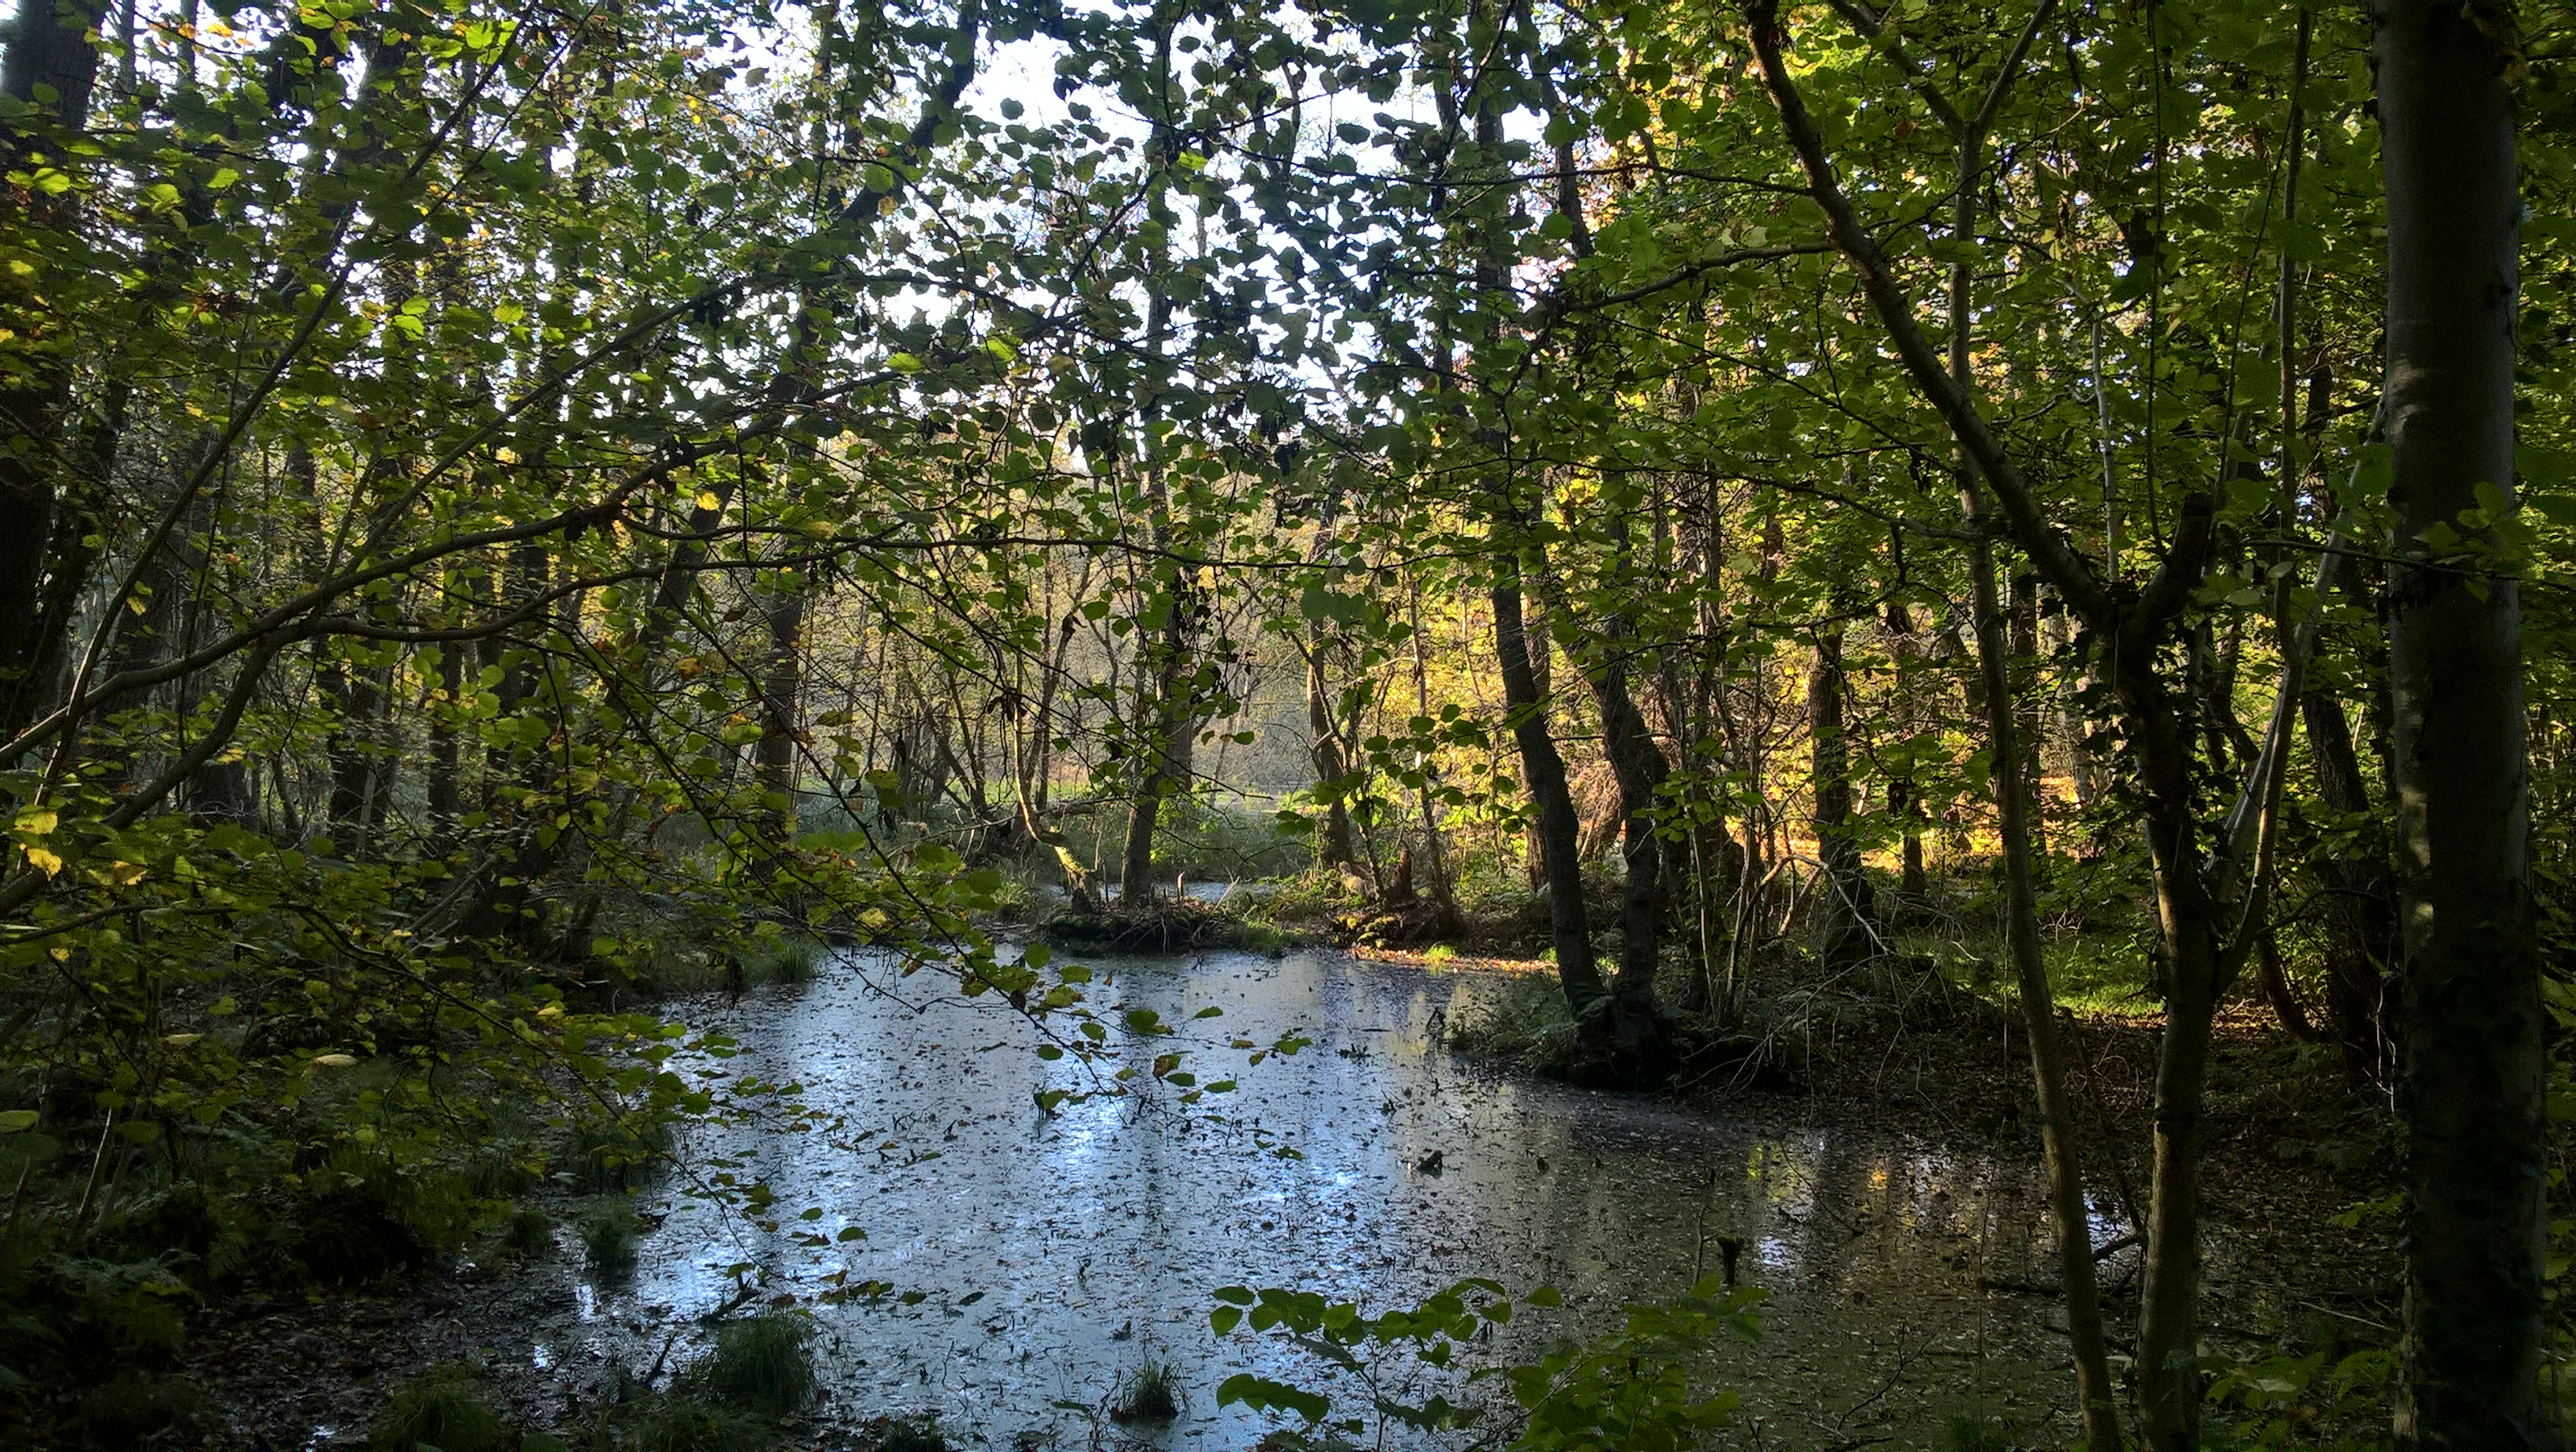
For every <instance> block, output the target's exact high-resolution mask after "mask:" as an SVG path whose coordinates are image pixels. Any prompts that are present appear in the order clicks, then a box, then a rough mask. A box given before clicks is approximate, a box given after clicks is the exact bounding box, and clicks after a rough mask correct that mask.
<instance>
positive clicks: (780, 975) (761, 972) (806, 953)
mask: <svg viewBox="0 0 2576 1452" xmlns="http://www.w3.org/2000/svg"><path fill="white" fill-rule="evenodd" d="M825 952H826V949H825V948H824V946H823V944H822V943H820V942H818V941H816V940H815V939H812V938H804V937H794V938H779V939H777V940H775V941H771V942H756V943H753V944H752V945H751V946H750V947H747V948H745V949H743V951H742V956H741V962H742V977H743V982H744V983H746V984H752V985H757V984H762V983H783V984H788V985H791V986H792V985H798V984H806V983H811V982H813V981H814V979H815V977H816V976H817V975H819V974H820V973H821V972H822V970H823V958H824V955H825Z"/></svg>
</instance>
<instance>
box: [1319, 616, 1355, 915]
mask: <svg viewBox="0 0 2576 1452" xmlns="http://www.w3.org/2000/svg"><path fill="white" fill-rule="evenodd" d="M1324 660H1325V656H1324V635H1323V632H1322V631H1320V630H1318V631H1312V632H1309V634H1308V635H1307V638H1306V729H1307V733H1308V735H1309V737H1310V745H1309V746H1308V748H1307V755H1308V758H1309V759H1310V760H1312V761H1313V762H1314V764H1315V785H1316V787H1317V788H1318V789H1319V790H1322V791H1328V792H1330V793H1331V796H1332V800H1331V802H1330V804H1329V805H1327V806H1326V807H1325V809H1324V830H1323V832H1322V833H1321V834H1319V835H1318V836H1317V837H1316V839H1315V864H1316V865H1317V866H1319V867H1348V866H1349V865H1350V864H1351V863H1352V861H1353V860H1354V859H1355V857H1356V855H1357V848H1356V847H1355V846H1354V845H1353V843H1352V841H1351V808H1350V804H1349V803H1348V802H1346V801H1344V800H1343V799H1342V789H1341V785H1340V783H1341V780H1342V778H1343V777H1344V776H1347V775H1349V773H1350V769H1351V768H1350V763H1349V762H1348V761H1347V760H1346V759H1344V757H1343V755H1342V740H1341V733H1340V732H1338V731H1337V730H1335V729H1334V721H1333V694H1332V682H1331V681H1330V679H1328V678H1327V677H1326V675H1325V672H1324Z"/></svg>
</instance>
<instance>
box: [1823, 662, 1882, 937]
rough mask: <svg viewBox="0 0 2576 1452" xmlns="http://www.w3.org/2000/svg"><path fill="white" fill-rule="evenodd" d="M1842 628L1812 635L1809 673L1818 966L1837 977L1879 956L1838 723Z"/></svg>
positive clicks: (1847, 745) (1847, 749)
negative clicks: (1818, 871)
mask: <svg viewBox="0 0 2576 1452" xmlns="http://www.w3.org/2000/svg"><path fill="white" fill-rule="evenodd" d="M1843 685H1844V683H1843V628H1842V627H1841V626H1840V625H1834V626H1829V627H1827V628H1826V629H1824V630H1820V631H1818V632H1817V633H1816V660H1815V665H1814V666H1813V668H1811V669H1810V670H1809V671H1808V672H1807V739H1808V741H1809V743H1810V744H1811V746H1812V747H1813V748H1814V753H1815V757H1814V760H1815V769H1814V789H1815V794H1816V804H1815V816H1814V818H1813V821H1814V826H1815V831H1816V860H1817V861H1818V862H1819V863H1820V864H1822V866H1823V869H1824V881H1823V882H1821V883H1819V884H1817V898H1816V922H1817V934H1816V961H1817V966H1818V967H1819V968H1821V969H1823V970H1824V971H1825V972H1827V973H1836V972H1840V971H1842V970H1844V969H1847V968H1850V967H1852V966H1854V965H1856V964H1859V963H1863V962H1866V961H1868V960H1869V959H1870V958H1873V957H1875V956H1877V952H1878V949H1877V943H1878V935H1877V933H1876V931H1875V930H1874V928H1873V926H1872V922H1871V919H1872V917H1873V916H1874V914H1875V904H1874V902H1873V901H1872V897H1871V893H1870V886H1869V877H1868V875H1867V874H1866V873H1864V872H1863V871H1862V870H1861V862H1860V839H1859V838H1858V837H1856V836H1854V835H1853V832H1852V829H1853V822H1852V788H1851V742H1850V740H1849V739H1848V737H1847V736H1846V734H1845V728H1844V724H1843V714H1844V712H1843V694H1844V692H1843Z"/></svg>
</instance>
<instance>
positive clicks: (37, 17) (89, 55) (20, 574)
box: [0, 0, 107, 726]
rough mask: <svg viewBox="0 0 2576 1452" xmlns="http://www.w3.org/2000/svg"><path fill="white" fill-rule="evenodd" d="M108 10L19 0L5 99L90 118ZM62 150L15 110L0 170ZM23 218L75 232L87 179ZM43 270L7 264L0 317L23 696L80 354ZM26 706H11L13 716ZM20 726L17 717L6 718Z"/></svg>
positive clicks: (3, 471)
mask: <svg viewBox="0 0 2576 1452" xmlns="http://www.w3.org/2000/svg"><path fill="white" fill-rule="evenodd" d="M106 14H107V9H106V7H105V6H104V5H103V4H99V3H96V0H71V3H69V4H64V3H60V0H18V4H17V9H16V12H15V13H14V14H13V15H12V17H11V19H10V22H9V28H8V32H7V34H6V36H5V37H0V39H5V40H6V42H7V51H6V58H5V60H0V99H6V100H7V101H9V102H10V103H12V105H13V106H35V105H37V104H38V102H37V100H36V98H37V95H38V92H39V88H44V89H47V90H50V91H51V92H52V95H53V102H52V104H51V105H50V106H47V107H44V110H46V111H48V112H50V113H51V114H50V115H49V116H48V117H47V119H48V120H50V121H52V122H53V123H54V124H55V125H57V126H59V127H61V128H62V129H63V130H64V131H66V132H75V133H76V132H78V131H80V130H81V128H82V127H84V126H85V125H87V124H88V120H89V100H90V91H91V88H92V85H93V83H94V82H95V81H96V80H97V77H98V44H97V42H96V41H95V40H93V39H92V38H91V36H92V34H93V33H94V32H95V31H96V29H97V27H98V25H99V23H100V21H101V20H103V19H104V18H105V16H106ZM39 156H44V157H46V158H47V159H48V161H49V162H60V163H63V164H65V165H68V164H69V161H70V158H68V157H62V156H57V155H55V154H53V152H52V150H51V149H50V148H49V146H48V144H47V142H46V141H45V139H44V137H43V136H42V135H41V134H39V133H38V131H37V130H36V129H35V128H33V127H29V126H26V125H23V124H21V123H19V122H17V121H14V120H5V119H0V169H5V170H9V171H19V170H23V169H25V168H27V167H29V166H31V165H33V164H35V161H36V158H38V157H39ZM33 196H34V200H33V202H32V203H31V207H30V211H29V214H28V216H27V218H26V219H25V220H26V221H27V222H30V223H32V224H34V225H35V226H37V227H40V228H46V229H52V230H68V229H69V228H71V227H72V226H73V225H74V224H75V223H76V221H77V219H78V215H79V206H80V202H79V196H80V192H79V190H78V189H77V188H75V189H73V190H71V191H66V192H63V193H61V194H60V195H59V196H54V197H48V196H46V195H45V194H44V193H42V192H36V193H34V194H33ZM33 278H34V274H33V273H30V274H27V275H25V276H21V275H20V274H18V273H14V272H0V317H6V318H7V319H9V326H10V328H11V330H12V331H13V332H15V333H16V334H17V337H16V338H15V339H14V340H13V341H12V342H11V344H10V347H11V350H12V351H13V353H15V354H17V357H16V358H14V359H13V360H12V361H13V365H14V366H13V367H12V369H11V374H12V377H11V380H10V381H9V382H8V384H7V385H6V386H0V695H5V696H6V697H7V698H8V699H10V700H12V701H13V702H14V701H17V700H20V699H23V698H24V697H25V696H26V695H28V694H30V692H31V691H32V690H34V689H36V688H38V682H37V681H36V679H35V672H36V669H37V662H38V657H39V656H41V655H42V654H43V641H42V639H41V637H40V636H39V634H38V630H37V626H38V622H39V621H40V619H41V618H42V611H41V604H42V600H43V597H44V587H45V582H46V576H47V570H48V565H49V563H50V561H49V558H48V556H49V549H48V546H49V545H50V544H51V542H52V541H53V539H54V536H55V534H56V530H55V528H54V524H55V519H54V512H55V507H56V504H57V502H58V501H57V495H58V486H57V482H56V481H57V479H58V478H59V477H60V475H61V473H62V469H63V462H64V461H63V460H62V459H61V458H59V457H58V456H57V455H58V451H60V450H62V449H63V447H64V441H65V436H66V433H67V430H66V429H65V427H64V425H65V421H66V419H67V417H68V416H69V414H70V412H71V403H72V355H71V349H70V344H69V342H68V340H66V339H63V338H61V337H59V336H57V331H58V330H57V328H56V325H55V320H54V319H53V318H52V317H51V311H52V310H51V309H50V308H49V307H48V306H46V304H45V303H44V302H43V300H42V297H41V295H40V294H38V293H37V292H35V291H33V290H32V289H31V284H32V281H33ZM17 714H18V712H16V711H13V712H12V715H13V716H15V715H17ZM0 724H6V725H11V726H14V725H15V722H14V720H12V721H9V722H5V723H0Z"/></svg>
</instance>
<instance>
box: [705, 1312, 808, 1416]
mask: <svg viewBox="0 0 2576 1452" xmlns="http://www.w3.org/2000/svg"><path fill="white" fill-rule="evenodd" d="M813 1339H814V1324H813V1323H812V1322H811V1321H809V1320H807V1319H806V1318H805V1317H803V1316H798V1315H766V1316H752V1317H749V1318H747V1319H744V1320H740V1321H734V1322H729V1323H727V1324H726V1325H724V1326H721V1327H719V1328H717V1330H716V1335H715V1345H714V1346H713V1347H712V1348H710V1349H709V1350H708V1352H707V1354H706V1355H705V1356H704V1357H701V1358H700V1359H699V1360H698V1362H697V1364H696V1365H694V1366H692V1367H690V1368H689V1370H688V1372H687V1373H686V1374H685V1375H684V1376H683V1377H682V1378H681V1388H682V1393H683V1395H687V1396H691V1397H696V1398H698V1399H700V1400H705V1401H712V1402H717V1403H721V1404H722V1405H725V1406H728V1407H738V1408H741V1409H743V1410H745V1411H750V1412H756V1413H759V1414H761V1415H763V1416H769V1417H784V1416H789V1415H791V1414H793V1413H795V1412H797V1411H799V1410H801V1409H803V1407H804V1406H805V1404H806V1403H807V1402H809V1401H812V1400H813V1399H814V1352H813V1348H812V1346H811V1345H810V1344H809V1343H810V1342H812V1340H813Z"/></svg>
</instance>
